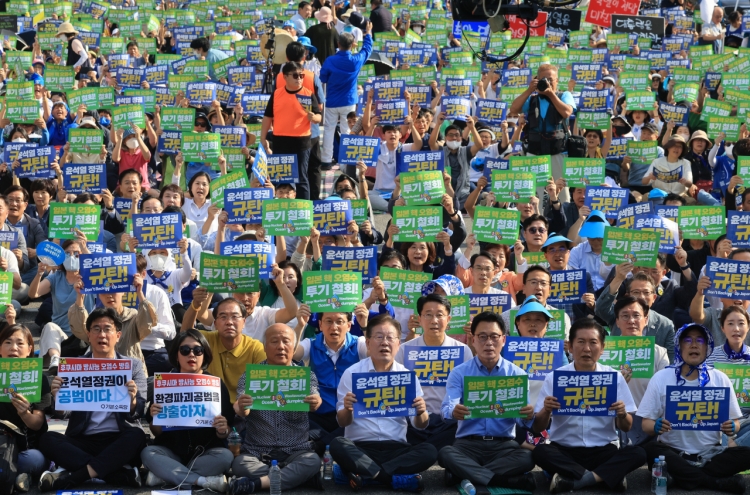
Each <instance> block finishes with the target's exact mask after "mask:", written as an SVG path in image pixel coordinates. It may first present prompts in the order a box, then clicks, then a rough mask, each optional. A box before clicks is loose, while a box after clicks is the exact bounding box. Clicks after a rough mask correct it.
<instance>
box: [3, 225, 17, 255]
mask: <svg viewBox="0 0 750 495" xmlns="http://www.w3.org/2000/svg"><path fill="white" fill-rule="evenodd" d="M0 246H2V247H4V248H5V249H8V250H11V251H12V250H13V249H16V248H17V247H18V232H15V231H13V232H12V231H9V230H1V231H0Z"/></svg>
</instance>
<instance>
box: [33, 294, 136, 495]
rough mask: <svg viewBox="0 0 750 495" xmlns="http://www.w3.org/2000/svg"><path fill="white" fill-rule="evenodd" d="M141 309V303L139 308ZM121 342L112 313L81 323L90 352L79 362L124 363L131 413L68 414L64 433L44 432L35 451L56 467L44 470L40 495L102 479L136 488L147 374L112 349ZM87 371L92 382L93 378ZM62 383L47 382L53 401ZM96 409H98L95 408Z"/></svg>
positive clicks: (93, 315)
mask: <svg viewBox="0 0 750 495" xmlns="http://www.w3.org/2000/svg"><path fill="white" fill-rule="evenodd" d="M141 304H143V303H141ZM121 337H122V320H121V319H120V317H119V315H118V314H117V312H116V311H115V310H114V309H112V308H97V309H95V310H94V311H92V312H91V314H90V315H89V316H88V318H87V319H86V340H87V341H88V342H90V343H91V351H89V352H87V353H86V354H85V355H84V356H83V357H84V358H90V359H91V360H92V361H93V360H96V359H109V360H112V359H118V360H125V359H129V360H130V363H131V366H132V368H131V369H132V371H131V373H132V379H131V380H129V381H127V382H126V383H125V386H126V388H127V396H128V398H129V402H130V409H129V410H128V411H127V412H107V411H102V410H97V411H91V410H89V411H73V412H70V413H69V418H70V419H69V420H68V427H67V429H66V430H65V434H64V435H63V434H62V433H58V432H51V431H49V432H47V433H45V434H44V435H42V437H41V439H40V440H39V450H41V451H42V453H43V454H44V455H45V456H47V457H48V458H49V459H51V460H53V461H54V462H55V464H56V465H57V466H58V469H57V470H56V471H54V472H51V471H45V472H44V474H42V478H41V481H40V482H39V490H41V491H42V492H48V491H51V490H67V489H70V488H73V487H76V486H79V485H82V484H83V483H85V482H87V481H89V480H91V479H92V478H99V479H103V480H104V481H106V482H107V483H109V484H112V485H120V486H131V487H135V488H140V486H141V477H140V474H139V472H138V468H137V467H129V468H126V467H124V466H125V465H130V466H138V465H139V463H140V454H141V450H142V449H143V447H145V446H146V435H145V434H144V433H143V430H142V429H141V423H140V419H141V418H142V417H143V415H144V413H145V412H146V388H147V387H146V371H145V366H144V365H143V363H142V362H141V361H140V360H138V359H132V358H127V357H126V356H123V355H122V354H120V353H118V352H117V351H116V350H115V347H116V346H117V343H118V342H119V340H120V338H121ZM95 375H96V372H92V378H96V376H95ZM62 386H63V379H62V378H60V377H59V376H56V377H55V378H54V379H53V380H52V385H51V387H50V388H51V391H52V395H53V396H57V394H58V393H59V392H60V388H61V387H62ZM97 406H98V405H97Z"/></svg>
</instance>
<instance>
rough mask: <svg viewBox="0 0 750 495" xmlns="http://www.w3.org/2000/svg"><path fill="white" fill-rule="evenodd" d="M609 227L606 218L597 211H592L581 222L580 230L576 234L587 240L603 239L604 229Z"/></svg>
mask: <svg viewBox="0 0 750 495" xmlns="http://www.w3.org/2000/svg"><path fill="white" fill-rule="evenodd" d="M607 225H609V222H607V217H605V216H604V213H602V212H601V211H599V210H592V211H591V214H590V215H589V217H588V218H587V219H586V221H585V222H583V226H582V227H581V230H580V231H579V232H578V235H579V236H580V237H586V238H587V239H603V238H604V227H606V226H607Z"/></svg>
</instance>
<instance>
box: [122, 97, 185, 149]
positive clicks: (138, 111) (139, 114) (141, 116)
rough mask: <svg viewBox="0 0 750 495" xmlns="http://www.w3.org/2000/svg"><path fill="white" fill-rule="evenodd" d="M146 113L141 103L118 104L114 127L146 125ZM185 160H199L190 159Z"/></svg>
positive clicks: (128, 127)
mask: <svg viewBox="0 0 750 495" xmlns="http://www.w3.org/2000/svg"><path fill="white" fill-rule="evenodd" d="M145 121H146V115H145V113H144V110H143V107H142V106H141V105H118V106H116V107H113V108H112V127H113V128H114V129H130V126H132V125H133V124H135V125H136V126H138V128H139V129H143V128H144V127H145V126H146V122H145ZM185 161H199V160H188V159H187V157H186V158H185Z"/></svg>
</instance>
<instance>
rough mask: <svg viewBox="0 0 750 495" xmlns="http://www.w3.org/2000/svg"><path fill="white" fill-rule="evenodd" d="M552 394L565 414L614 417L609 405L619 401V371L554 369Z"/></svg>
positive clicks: (560, 412)
mask: <svg viewBox="0 0 750 495" xmlns="http://www.w3.org/2000/svg"><path fill="white" fill-rule="evenodd" d="M552 395H553V396H554V397H556V398H557V401H558V402H559V403H560V408H559V409H557V410H556V411H555V414H556V415H562V416H612V417H614V416H615V414H616V412H615V411H614V410H610V409H609V406H611V405H612V404H614V403H615V402H617V373H616V372H610V371H591V372H583V371H561V370H556V371H554V372H553V377H552Z"/></svg>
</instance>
